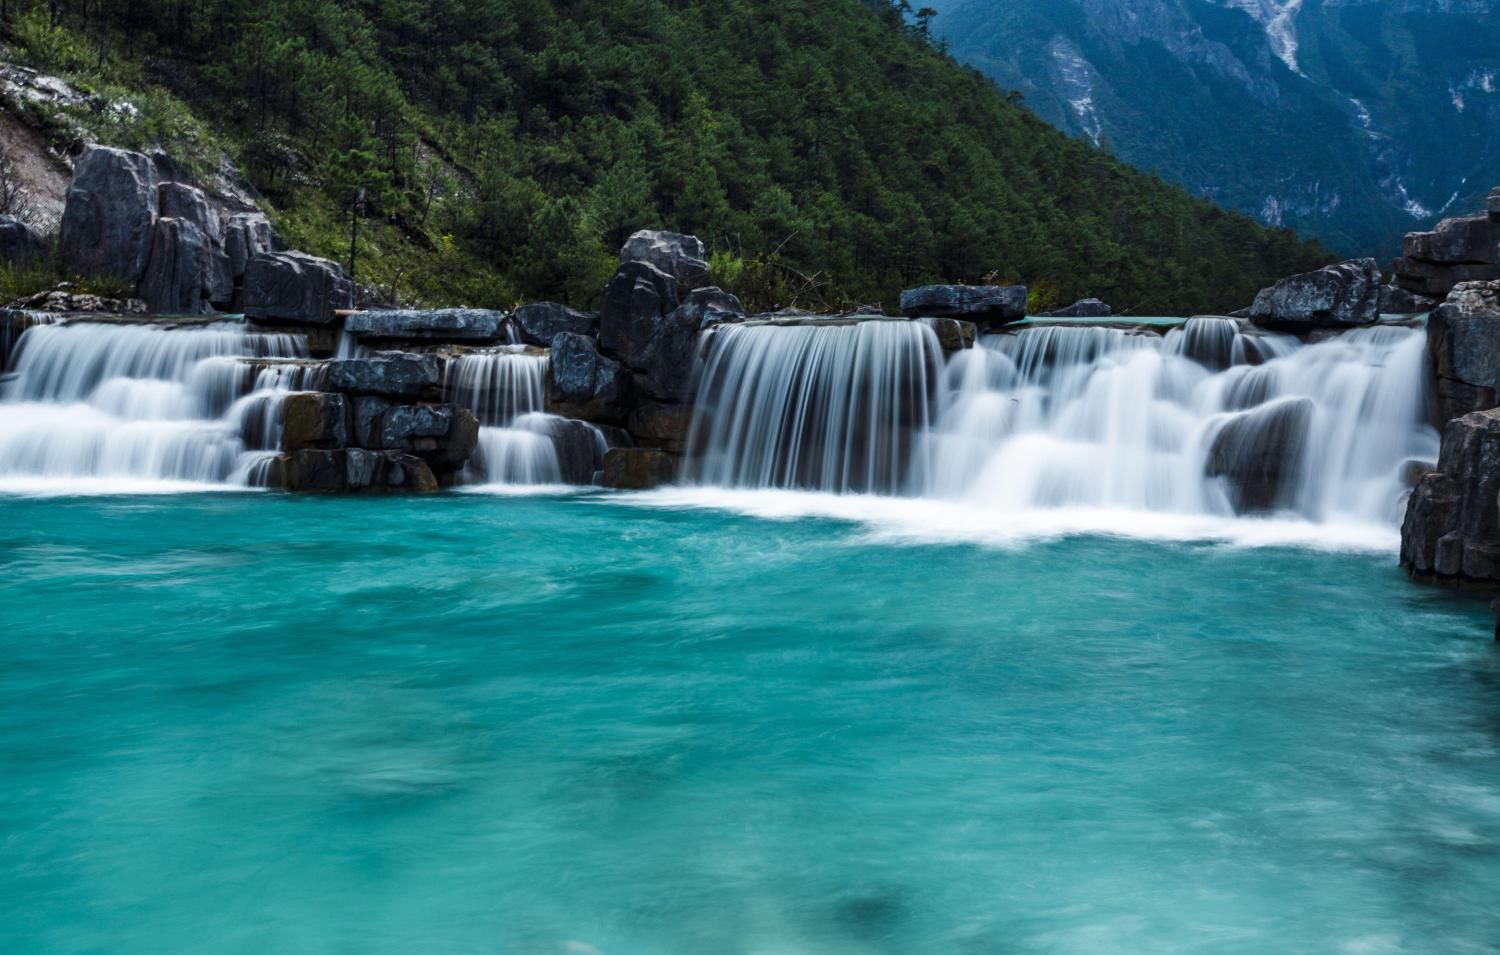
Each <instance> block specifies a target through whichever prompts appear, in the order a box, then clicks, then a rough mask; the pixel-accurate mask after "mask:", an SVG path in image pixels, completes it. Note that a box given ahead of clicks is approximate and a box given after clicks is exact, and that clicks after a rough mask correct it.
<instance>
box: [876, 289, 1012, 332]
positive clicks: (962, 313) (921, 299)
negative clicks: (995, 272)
mask: <svg viewBox="0 0 1500 955" xmlns="http://www.w3.org/2000/svg"><path fill="white" fill-rule="evenodd" d="M901 313H902V314H903V315H907V316H910V317H912V318H961V319H964V320H966V321H970V322H973V323H974V324H975V325H977V326H978V327H979V328H981V329H986V328H993V327H994V326H996V325H1008V324H1010V323H1011V322H1019V321H1020V320H1021V319H1023V318H1025V317H1026V287H1025V286H1024V285H928V286H924V287H923V288H914V289H907V290H906V291H905V292H902V293H901Z"/></svg>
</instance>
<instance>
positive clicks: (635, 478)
mask: <svg viewBox="0 0 1500 955" xmlns="http://www.w3.org/2000/svg"><path fill="white" fill-rule="evenodd" d="M681 464H682V461H681V459H680V458H678V457H677V456H676V455H673V454H668V453H667V452H665V451H658V450H656V449H654V448H611V449H610V451H609V453H608V454H606V455H604V474H603V478H602V482H601V483H603V485H604V486H605V487H612V488H616V489H619V490H626V491H649V490H650V489H652V488H655V487H661V486H662V485H663V484H671V483H672V482H673V481H675V480H677V472H678V470H679V468H680V466H681Z"/></svg>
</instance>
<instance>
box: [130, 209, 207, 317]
mask: <svg viewBox="0 0 1500 955" xmlns="http://www.w3.org/2000/svg"><path fill="white" fill-rule="evenodd" d="M153 232H154V238H153V239H152V242H151V258H150V259H149V260H148V261H147V264H146V273H145V275H144V276H143V277H142V278H141V282H140V286H139V290H138V292H137V294H138V295H139V296H140V297H141V299H142V300H143V301H145V303H146V307H147V308H149V309H150V310H151V311H152V312H154V313H155V314H157V315H198V314H201V313H202V312H205V311H207V310H208V309H207V307H206V306H207V303H206V302H205V300H204V294H205V288H204V284H205V281H206V280H207V279H208V277H209V271H210V257H209V248H208V239H207V237H206V236H204V234H203V233H202V232H200V231H199V230H198V227H197V226H196V225H194V224H193V223H192V222H190V221H188V220H187V219H165V218H163V219H158V220H156V227H155V229H154V230H153Z"/></svg>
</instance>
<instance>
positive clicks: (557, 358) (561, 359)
mask: <svg viewBox="0 0 1500 955" xmlns="http://www.w3.org/2000/svg"><path fill="white" fill-rule="evenodd" d="M630 391H631V381H630V373H629V372H628V371H626V370H625V368H624V366H622V365H621V364H620V363H619V362H617V361H614V360H612V359H609V358H606V357H604V356H603V355H601V354H599V350H598V347H597V346H596V345H595V343H594V340H593V339H592V338H589V337H588V336H586V335H577V334H574V333H572V332H563V333H562V334H560V335H558V336H557V337H556V338H554V339H553V340H552V358H551V361H549V362H548V363H547V400H548V406H549V408H550V409H551V410H552V411H553V413H555V414H559V415H562V416H563V417H567V418H582V419H584V420H586V421H597V422H602V423H605V424H624V423H625V419H626V416H627V414H628V411H629V404H628V403H629V399H630Z"/></svg>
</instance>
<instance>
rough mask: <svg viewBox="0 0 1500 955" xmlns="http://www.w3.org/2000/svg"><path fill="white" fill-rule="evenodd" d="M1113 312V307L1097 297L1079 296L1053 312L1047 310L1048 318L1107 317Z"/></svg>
mask: <svg viewBox="0 0 1500 955" xmlns="http://www.w3.org/2000/svg"><path fill="white" fill-rule="evenodd" d="M1113 314H1114V309H1112V308H1110V307H1109V306H1108V305H1106V304H1104V302H1102V301H1101V300H1099V299H1097V298H1081V299H1079V300H1078V301H1076V302H1074V303H1073V304H1072V305H1069V306H1068V307H1067V308H1060V309H1058V310H1057V311H1055V312H1048V313H1047V315H1046V317H1048V318H1108V317H1110V316H1111V315H1113Z"/></svg>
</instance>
